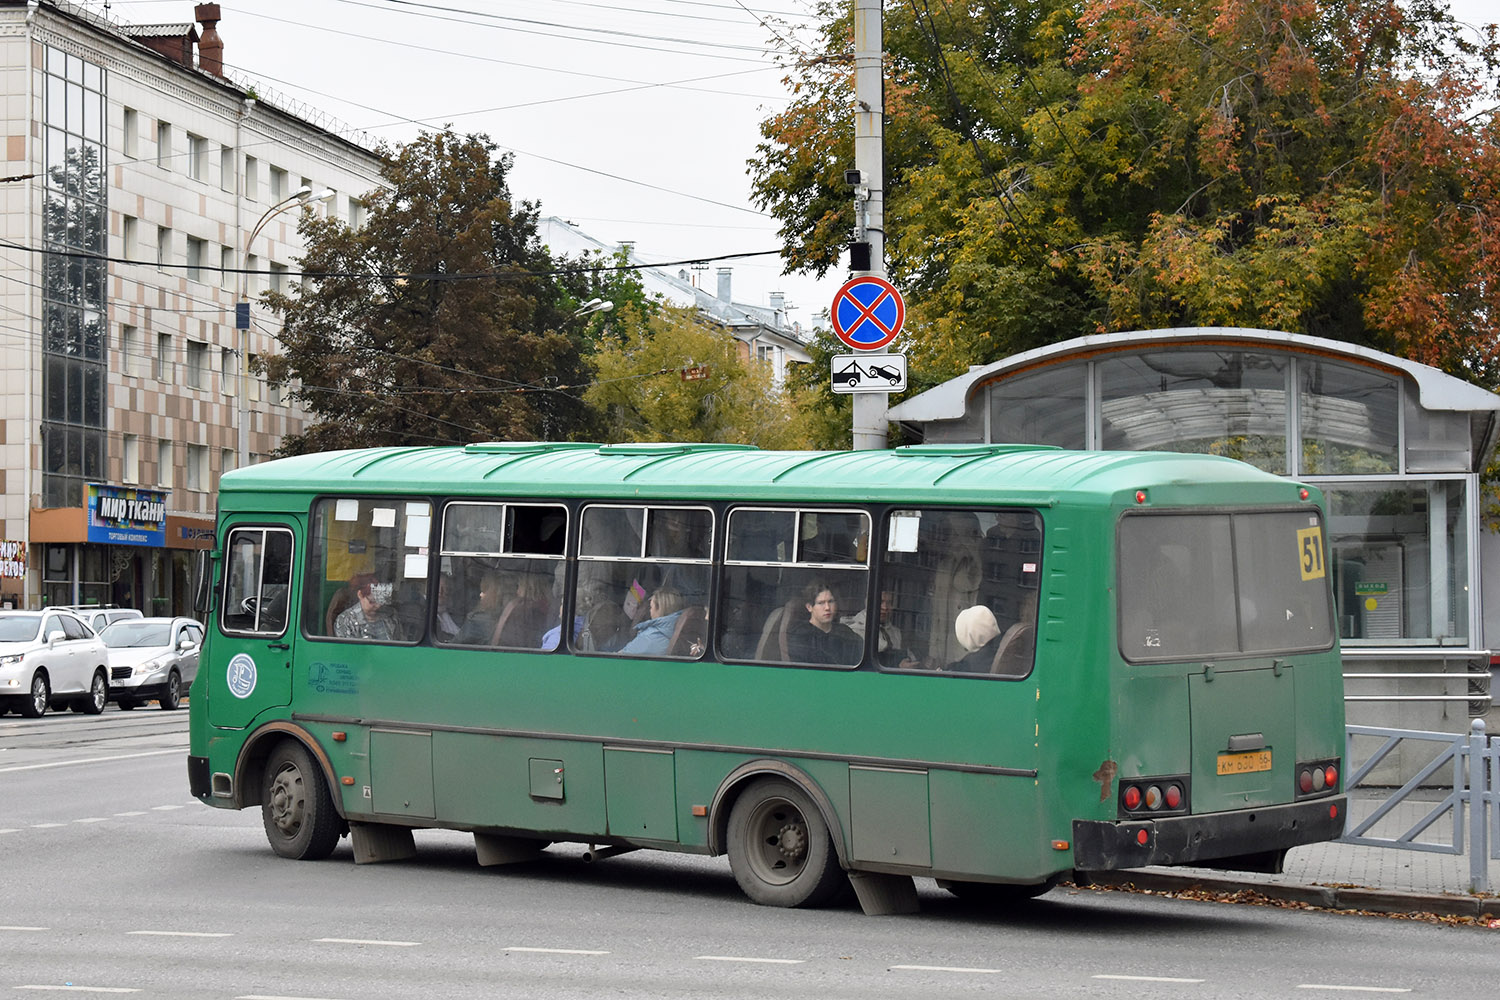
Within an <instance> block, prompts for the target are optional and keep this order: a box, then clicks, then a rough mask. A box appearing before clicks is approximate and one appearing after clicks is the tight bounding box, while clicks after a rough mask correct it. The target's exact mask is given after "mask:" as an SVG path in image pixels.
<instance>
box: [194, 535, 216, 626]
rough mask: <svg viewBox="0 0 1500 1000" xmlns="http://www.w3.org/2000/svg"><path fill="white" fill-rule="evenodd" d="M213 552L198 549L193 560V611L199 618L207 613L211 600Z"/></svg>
mask: <svg viewBox="0 0 1500 1000" xmlns="http://www.w3.org/2000/svg"><path fill="white" fill-rule="evenodd" d="M213 581H214V564H213V553H211V552H209V551H208V550H207V549H199V550H198V553H197V557H196V558H195V559H194V560H193V613H194V614H196V615H197V616H198V617H199V618H200V619H202V618H203V617H204V616H205V615H207V614H208V611H209V608H210V606H211V604H212V600H213Z"/></svg>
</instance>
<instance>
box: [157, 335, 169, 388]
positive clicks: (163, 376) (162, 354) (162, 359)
mask: <svg viewBox="0 0 1500 1000" xmlns="http://www.w3.org/2000/svg"><path fill="white" fill-rule="evenodd" d="M154 374H155V375H156V377H157V379H159V380H160V381H162V382H166V381H168V380H170V379H171V377H172V335H171V334H170V333H158V334H157V335H156V371H155V373H154Z"/></svg>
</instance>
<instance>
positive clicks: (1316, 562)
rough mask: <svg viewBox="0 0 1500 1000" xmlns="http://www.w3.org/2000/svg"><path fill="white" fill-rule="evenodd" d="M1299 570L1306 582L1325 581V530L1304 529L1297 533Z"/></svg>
mask: <svg viewBox="0 0 1500 1000" xmlns="http://www.w3.org/2000/svg"><path fill="white" fill-rule="evenodd" d="M1297 558H1298V563H1297V566H1298V569H1300V570H1301V571H1302V579H1304V580H1321V579H1323V573H1324V570H1323V529H1322V528H1303V529H1302V530H1301V531H1299V532H1297Z"/></svg>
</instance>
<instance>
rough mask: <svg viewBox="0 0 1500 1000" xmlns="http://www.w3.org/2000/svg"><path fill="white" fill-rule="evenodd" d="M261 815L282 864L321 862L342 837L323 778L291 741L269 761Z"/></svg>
mask: <svg viewBox="0 0 1500 1000" xmlns="http://www.w3.org/2000/svg"><path fill="white" fill-rule="evenodd" d="M260 815H261V822H262V823H263V824H264V825H265V828H266V839H267V840H269V841H270V842H271V849H272V850H273V851H275V852H276V853H277V854H279V855H281V856H282V857H284V858H292V859H294V860H297V861H319V860H321V859H323V858H326V857H328V855H330V854H332V853H333V849H334V847H335V846H336V845H337V844H338V842H339V837H341V836H342V835H343V829H342V824H341V823H340V821H339V815H338V813H337V812H335V811H334V808H333V798H332V797H331V796H330V795H329V794H328V782H327V781H326V780H324V778H323V772H322V771H321V770H320V769H319V768H318V766H317V764H316V763H315V762H314V761H313V759H312V755H311V754H309V753H308V752H307V748H306V747H304V746H303V745H302V744H300V743H294V742H292V741H290V740H286V741H283V742H282V743H280V744H279V745H277V747H276V749H275V750H273V751H272V752H271V756H270V759H268V760H267V761H266V776H265V780H264V783H263V785H262V786H261V797H260Z"/></svg>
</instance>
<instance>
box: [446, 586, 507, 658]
mask: <svg viewBox="0 0 1500 1000" xmlns="http://www.w3.org/2000/svg"><path fill="white" fill-rule="evenodd" d="M504 609H505V590H504V584H503V583H502V582H501V579H500V574H499V573H496V572H494V571H493V570H491V571H489V572H487V573H485V574H484V575H483V576H482V577H480V579H479V603H478V604H476V605H474V609H473V610H472V611H470V612H469V614H468V616H467V617H465V618H464V623H463V626H462V627H461V628H460V629H459V630H458V634H457V635H455V636H454V638H453V641H454V642H456V643H460V644H462V645H465V646H481V645H483V644H485V643H487V642H489V640H490V636H491V634H493V633H494V631H495V623H496V622H498V621H499V620H500V612H501V611H503V610H504Z"/></svg>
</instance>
